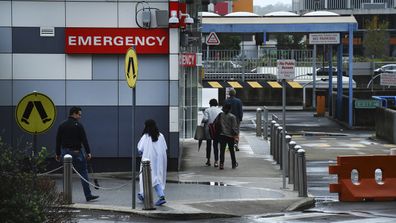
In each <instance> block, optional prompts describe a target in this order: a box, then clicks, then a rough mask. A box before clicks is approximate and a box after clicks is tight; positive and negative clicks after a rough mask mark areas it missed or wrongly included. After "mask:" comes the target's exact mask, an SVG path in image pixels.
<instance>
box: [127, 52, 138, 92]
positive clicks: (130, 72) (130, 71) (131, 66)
mask: <svg viewBox="0 0 396 223" xmlns="http://www.w3.org/2000/svg"><path fill="white" fill-rule="evenodd" d="M137 77H138V60H137V55H136V51H135V49H133V48H132V47H131V48H129V49H128V51H127V53H126V54H125V78H126V80H127V83H128V86H129V87H130V88H134V87H135V86H136V80H137Z"/></svg>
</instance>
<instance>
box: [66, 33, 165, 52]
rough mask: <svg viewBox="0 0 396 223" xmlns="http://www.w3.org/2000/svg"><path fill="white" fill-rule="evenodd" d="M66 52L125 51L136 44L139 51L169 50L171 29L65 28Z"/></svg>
mask: <svg viewBox="0 0 396 223" xmlns="http://www.w3.org/2000/svg"><path fill="white" fill-rule="evenodd" d="M65 37H66V40H65V41H66V44H65V52H66V53H67V54H83V53H90V54H125V52H126V51H127V50H128V49H129V48H130V47H131V46H135V47H136V52H137V53H138V54H168V53H169V32H168V29H140V28H66V29H65Z"/></svg>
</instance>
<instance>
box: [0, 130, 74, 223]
mask: <svg viewBox="0 0 396 223" xmlns="http://www.w3.org/2000/svg"><path fill="white" fill-rule="evenodd" d="M29 154H31V144H29V143H28V144H27V145H26V146H24V148H12V147H11V146H9V145H7V144H5V143H4V142H2V140H1V137H0V182H1V183H0V222H4V223H14V222H31V223H36V222H37V223H42V222H47V223H52V222H54V223H55V222H68V221H70V220H71V211H69V210H67V209H65V208H63V207H62V206H61V205H62V203H63V201H62V196H61V195H60V194H59V193H58V192H57V191H56V186H55V182H54V181H53V180H51V179H49V178H46V177H38V176H37V173H36V171H35V170H39V171H44V166H45V157H46V156H47V155H48V154H47V152H46V149H45V148H43V149H42V150H41V151H40V152H39V154H38V155H37V156H35V157H32V156H30V155H29Z"/></svg>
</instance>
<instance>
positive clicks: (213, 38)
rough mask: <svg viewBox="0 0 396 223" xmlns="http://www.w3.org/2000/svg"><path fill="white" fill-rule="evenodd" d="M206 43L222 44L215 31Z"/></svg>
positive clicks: (210, 34)
mask: <svg viewBox="0 0 396 223" xmlns="http://www.w3.org/2000/svg"><path fill="white" fill-rule="evenodd" d="M206 45H216V46H217V45H220V39H219V37H218V36H217V34H216V33H215V32H211V33H209V36H208V37H207V38H206Z"/></svg>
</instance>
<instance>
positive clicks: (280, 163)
mask: <svg viewBox="0 0 396 223" xmlns="http://www.w3.org/2000/svg"><path fill="white" fill-rule="evenodd" d="M282 148H283V127H282V129H281V130H280V132H279V146H278V163H279V168H280V169H281V170H283V163H282V162H283V160H282V152H283V149H282Z"/></svg>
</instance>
